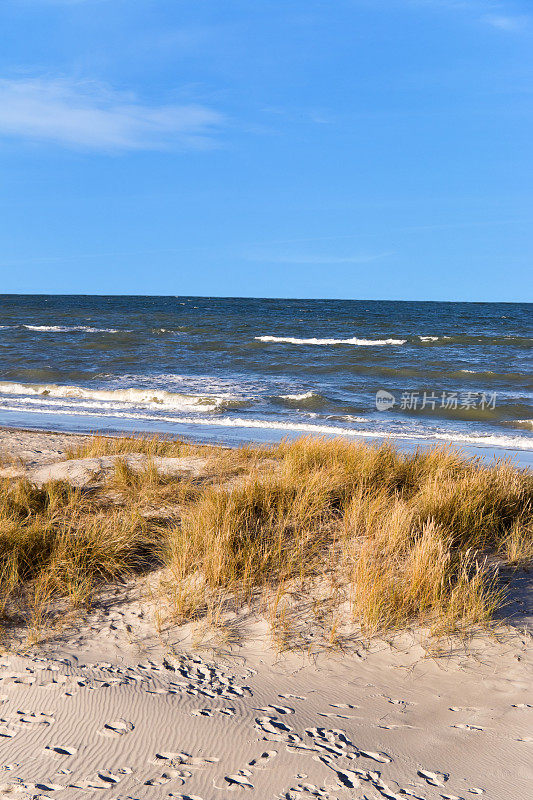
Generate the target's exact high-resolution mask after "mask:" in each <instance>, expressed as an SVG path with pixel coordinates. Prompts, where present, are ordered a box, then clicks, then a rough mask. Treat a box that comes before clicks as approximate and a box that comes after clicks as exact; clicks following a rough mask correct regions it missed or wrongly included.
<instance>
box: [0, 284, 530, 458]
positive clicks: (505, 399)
mask: <svg viewBox="0 0 533 800" xmlns="http://www.w3.org/2000/svg"><path fill="white" fill-rule="evenodd" d="M0 326H1V327H0V424H3V425H11V426H24V427H41V428H49V429H56V430H57V429H68V430H83V431H85V430H92V431H94V430H101V431H105V430H126V431H131V430H137V431H141V430H146V431H163V432H171V433H175V434H178V435H179V434H182V435H183V434H187V435H189V436H195V437H196V438H198V439H203V440H205V439H209V438H211V439H216V440H217V441H226V442H229V443H233V442H236V441H244V440H260V441H264V440H273V439H276V438H279V437H281V436H283V435H293V434H299V433H307V432H310V433H317V434H321V433H323V434H335V433H342V434H344V435H348V436H352V437H366V438H370V439H373V438H376V437H381V436H385V435H393V436H394V437H395V438H396V439H397V440H405V441H407V440H412V439H416V440H422V441H428V442H431V441H453V442H455V443H457V444H462V443H465V444H468V443H470V444H475V445H484V446H487V447H498V446H501V447H506V448H511V449H526V450H527V449H533V426H532V418H533V415H532V398H533V381H532V369H531V367H532V357H531V356H532V344H533V305H529V304H507V303H419V302H376V301H333V300H260V299H251V300H250V299H238V298H235V299H231V298H230V299H217V298H198V297H75V296H1V297H0ZM379 390H382V391H385V392H387V393H388V395H392V402H393V405H391V398H390V397H389V401H388V405H389V406H390V407H388V408H387V409H386V410H384V411H380V410H378V409H377V407H376V392H378V391H379ZM388 395H387V396H388ZM387 396H386V397H387ZM386 405H387V403H386Z"/></svg>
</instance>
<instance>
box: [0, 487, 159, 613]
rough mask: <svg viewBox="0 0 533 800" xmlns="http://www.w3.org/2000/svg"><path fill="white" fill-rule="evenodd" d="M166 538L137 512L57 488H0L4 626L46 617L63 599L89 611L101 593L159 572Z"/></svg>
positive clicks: (0, 588) (0, 590)
mask: <svg viewBox="0 0 533 800" xmlns="http://www.w3.org/2000/svg"><path fill="white" fill-rule="evenodd" d="M159 548H160V537H158V536H157V534H156V532H155V531H153V530H151V529H150V527H149V526H148V525H147V524H146V522H145V520H143V519H142V517H140V516H139V514H138V513H137V512H136V511H125V510H124V509H114V508H105V507H104V508H101V507H100V506H99V504H97V503H94V502H92V501H91V500H90V499H87V498H84V496H83V495H82V493H81V492H80V491H79V490H76V489H73V488H72V487H70V486H69V485H67V484H66V483H62V482H58V481H54V482H50V483H48V484H46V485H45V486H44V487H43V488H42V489H38V488H36V487H35V486H33V485H32V484H30V483H29V482H28V481H26V480H20V479H19V480H16V481H4V482H3V483H2V484H1V485H0V565H1V566H0V619H1V618H3V619H4V621H7V622H9V621H11V622H12V621H13V620H16V619H18V618H20V619H25V620H26V621H28V620H30V619H32V618H34V617H35V615H36V614H38V615H41V616H42V615H43V613H44V612H43V604H48V605H49V603H50V602H51V601H52V600H53V599H54V598H58V597H64V598H67V599H68V601H69V603H70V605H71V607H78V606H88V605H89V604H90V602H91V599H92V597H93V593H94V591H95V589H96V588H97V587H99V586H101V585H102V584H103V583H105V582H110V581H113V580H116V579H123V578H124V577H126V576H131V575H133V574H135V573H138V572H142V571H143V570H146V569H148V568H149V567H150V566H153V565H154V564H155V563H156V561H157V558H158V555H159Z"/></svg>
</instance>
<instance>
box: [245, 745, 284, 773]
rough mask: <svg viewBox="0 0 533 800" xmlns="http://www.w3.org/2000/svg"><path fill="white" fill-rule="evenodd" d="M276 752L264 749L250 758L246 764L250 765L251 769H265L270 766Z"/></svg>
mask: <svg viewBox="0 0 533 800" xmlns="http://www.w3.org/2000/svg"><path fill="white" fill-rule="evenodd" d="M277 754H278V751H277V750H265V752H264V753H261V755H260V756H258V757H257V758H252V760H251V761H249V762H248V766H249V767H252V769H266V768H267V767H269V766H270V762H271V761H272V759H274V758H276V756H277Z"/></svg>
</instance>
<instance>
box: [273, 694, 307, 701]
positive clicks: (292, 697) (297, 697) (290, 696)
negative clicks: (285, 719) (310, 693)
mask: <svg viewBox="0 0 533 800" xmlns="http://www.w3.org/2000/svg"><path fill="white" fill-rule="evenodd" d="M278 697H281V699H282V700H307V697H303V696H302V695H301V694H278Z"/></svg>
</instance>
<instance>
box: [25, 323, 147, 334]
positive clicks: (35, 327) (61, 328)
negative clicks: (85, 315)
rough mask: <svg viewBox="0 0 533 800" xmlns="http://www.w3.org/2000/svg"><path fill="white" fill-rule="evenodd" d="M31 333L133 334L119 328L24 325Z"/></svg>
mask: <svg viewBox="0 0 533 800" xmlns="http://www.w3.org/2000/svg"><path fill="white" fill-rule="evenodd" d="M22 327H23V328H27V329H28V330H29V331H51V332H53V333H68V332H70V331H83V332H84V333H131V331H119V330H118V329H117V328H91V327H90V325H23V326H22Z"/></svg>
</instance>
